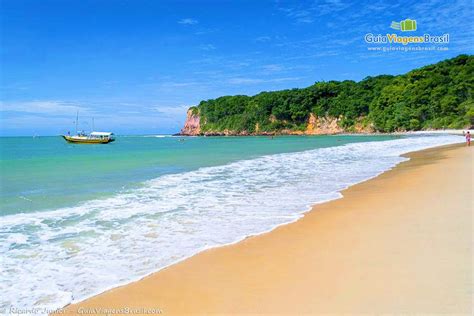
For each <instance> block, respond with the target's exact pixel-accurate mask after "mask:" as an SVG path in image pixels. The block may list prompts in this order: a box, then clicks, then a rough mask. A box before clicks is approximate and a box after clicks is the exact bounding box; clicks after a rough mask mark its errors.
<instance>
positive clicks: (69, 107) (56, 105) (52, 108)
mask: <svg viewBox="0 0 474 316" xmlns="http://www.w3.org/2000/svg"><path fill="white" fill-rule="evenodd" d="M0 111H2V112H6V111H14V112H23V113H34V114H49V115H75V114H76V112H77V111H79V112H80V113H82V114H87V113H90V112H91V111H90V109H88V108H86V107H83V106H79V105H77V104H75V103H72V102H66V101H54V100H49V101H24V102H3V101H0Z"/></svg>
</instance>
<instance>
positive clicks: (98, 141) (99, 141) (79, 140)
mask: <svg viewBox="0 0 474 316" xmlns="http://www.w3.org/2000/svg"><path fill="white" fill-rule="evenodd" d="M63 138H64V139H65V140H66V141H67V142H69V143H75V144H108V143H111V142H113V141H114V140H115V139H113V138H103V139H101V138H87V137H77V136H76V137H75V136H66V135H63Z"/></svg>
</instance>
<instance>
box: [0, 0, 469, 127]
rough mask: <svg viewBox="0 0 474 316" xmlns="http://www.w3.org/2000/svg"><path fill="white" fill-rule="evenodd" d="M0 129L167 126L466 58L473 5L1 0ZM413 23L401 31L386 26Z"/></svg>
mask: <svg viewBox="0 0 474 316" xmlns="http://www.w3.org/2000/svg"><path fill="white" fill-rule="evenodd" d="M1 6H2V7H1V11H0V12H1V13H0V14H1V21H0V23H1V50H0V56H1V59H0V61H1V69H0V74H1V77H0V80H1V81H0V102H1V103H0V135H34V134H38V135H55V134H60V133H64V132H65V131H67V130H73V121H74V117H75V114H76V111H77V110H78V111H79V115H80V125H81V127H82V128H84V129H89V128H90V121H91V118H92V117H94V118H95V122H96V129H101V130H112V131H114V132H116V133H119V134H150V133H174V132H178V131H179V129H180V128H181V126H182V124H183V122H184V119H185V117H186V109H187V108H188V107H189V106H192V105H195V104H197V103H199V101H200V100H203V99H210V98H215V97H218V96H222V95H230V94H248V95H252V94H256V93H258V92H260V91H270V90H279V89H285V88H296V87H306V86H309V85H311V84H313V83H314V82H315V81H322V80H326V81H327V80H344V79H352V80H361V79H363V78H364V77H366V76H369V75H378V74H399V73H404V72H406V71H409V70H410V69H412V68H415V67H419V66H423V65H426V64H430V63H434V62H437V61H440V60H443V59H446V58H450V57H454V56H457V55H459V54H461V53H468V54H472V53H473V34H474V31H473V29H474V26H473V23H472V16H473V2H472V1H471V0H454V1H445V0H443V1H441V0H426V1H425V0H418V1H401V2H396V1H378V0H371V1H346V0H317V1H287V2H285V1H217V0H215V1H158V0H156V1H151V0H150V1H145V0H121V1H119V0H116V1H111V0H110V1H108V0H94V1H91V0H79V1H73V0H69V1H66V0H61V1H59V0H58V1H49V0H41V1H37V0H34V1H28V0H1ZM406 18H412V19H416V20H417V24H418V30H417V31H416V32H412V34H401V33H400V32H399V31H394V30H392V29H390V23H391V22H392V21H401V20H403V19H406ZM366 33H373V34H379V33H380V34H386V33H397V34H398V35H418V34H424V33H430V34H432V35H441V34H444V33H449V34H450V43H449V44H447V45H444V46H445V47H446V48H447V49H448V50H444V51H421V52H419V51H418V52H413V51H410V52H402V51H392V52H375V51H369V50H368V46H369V44H367V43H365V42H364V35H365V34H366Z"/></svg>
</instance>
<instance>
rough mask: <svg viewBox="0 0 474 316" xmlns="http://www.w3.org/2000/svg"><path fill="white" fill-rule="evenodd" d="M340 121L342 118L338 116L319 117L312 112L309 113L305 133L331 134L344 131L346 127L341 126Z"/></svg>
mask: <svg viewBox="0 0 474 316" xmlns="http://www.w3.org/2000/svg"><path fill="white" fill-rule="evenodd" d="M339 121H340V119H339V118H336V117H317V116H315V115H314V114H313V113H311V114H310V115H309V119H308V125H307V126H306V131H305V134H307V135H331V134H339V133H344V129H343V128H342V127H340V126H339Z"/></svg>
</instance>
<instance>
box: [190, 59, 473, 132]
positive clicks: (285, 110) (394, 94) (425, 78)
mask: <svg viewBox="0 0 474 316" xmlns="http://www.w3.org/2000/svg"><path fill="white" fill-rule="evenodd" d="M473 86H474V56H472V55H460V56H458V57H456V58H453V59H449V60H445V61H442V62H439V63H437V64H435V65H429V66H426V67H423V68H419V69H415V70H412V71H410V72H409V73H407V74H404V75H398V76H388V75H381V76H377V77H367V78H365V79H364V80H362V81H360V82H355V81H351V80H346V81H342V82H339V81H329V82H316V83H315V84H314V85H312V86H310V87H307V88H304V89H291V90H282V91H274V92H262V93H259V94H257V95H255V96H252V97H249V96H244V95H236V96H224V97H220V98H217V99H213V100H207V101H201V103H200V104H199V106H197V107H193V108H192V110H193V113H194V114H197V113H199V114H200V116H201V131H202V132H203V133H206V132H222V131H224V130H229V131H232V132H234V133H239V132H248V133H256V132H258V133H263V132H279V131H281V130H284V129H286V130H291V131H298V130H304V129H305V128H306V124H307V122H308V119H309V116H310V114H311V113H313V114H314V115H316V116H319V117H322V116H326V117H337V118H340V121H339V124H340V125H341V127H343V128H345V129H346V130H347V131H351V130H354V128H355V126H356V124H358V125H359V126H364V125H365V126H369V125H370V126H372V128H373V129H374V130H376V131H380V132H393V131H404V130H419V129H439V128H463V127H466V126H470V125H474V100H473V94H472V91H473ZM257 129H258V130H257Z"/></svg>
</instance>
